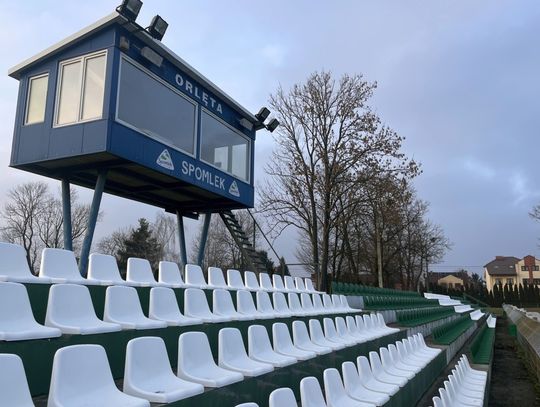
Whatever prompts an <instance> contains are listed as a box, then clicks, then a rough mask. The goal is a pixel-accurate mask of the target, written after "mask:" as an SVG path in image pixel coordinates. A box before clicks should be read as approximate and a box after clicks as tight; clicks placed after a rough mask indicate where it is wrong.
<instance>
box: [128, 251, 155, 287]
mask: <svg viewBox="0 0 540 407" xmlns="http://www.w3.org/2000/svg"><path fill="white" fill-rule="evenodd" d="M126 280H127V281H133V282H137V283H149V284H156V283H157V281H156V279H155V277H154V273H152V266H151V265H150V262H149V261H148V260H146V259H139V258H137V257H130V258H129V259H128V262H127V273H126Z"/></svg>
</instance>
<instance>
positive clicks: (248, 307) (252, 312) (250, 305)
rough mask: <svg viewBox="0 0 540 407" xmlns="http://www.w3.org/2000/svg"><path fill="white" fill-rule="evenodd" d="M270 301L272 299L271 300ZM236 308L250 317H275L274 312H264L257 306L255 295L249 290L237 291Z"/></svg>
mask: <svg viewBox="0 0 540 407" xmlns="http://www.w3.org/2000/svg"><path fill="white" fill-rule="evenodd" d="M269 301H270V300H269ZM236 308H237V310H238V312H239V313H240V314H242V315H246V316H248V317H250V319H271V318H274V312H273V311H272V312H268V313H264V312H261V311H259V310H258V309H257V308H256V307H255V302H254V301H253V295H252V294H251V292H250V291H247V290H238V291H236Z"/></svg>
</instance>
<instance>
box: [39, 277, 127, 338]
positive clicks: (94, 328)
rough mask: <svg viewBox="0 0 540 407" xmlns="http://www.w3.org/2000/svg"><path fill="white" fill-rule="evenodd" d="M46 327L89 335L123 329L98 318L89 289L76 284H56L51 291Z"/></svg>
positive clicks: (66, 332) (63, 331)
mask: <svg viewBox="0 0 540 407" xmlns="http://www.w3.org/2000/svg"><path fill="white" fill-rule="evenodd" d="M45 325H47V326H50V327H53V328H58V329H60V330H61V331H62V333H64V334H76V335H89V334H99V333H105V332H118V331H121V330H122V327H121V326H120V325H118V324H115V323H112V322H105V321H102V320H100V319H99V318H98V317H97V316H96V311H95V310H94V304H93V303H92V298H91V297H90V291H89V290H88V287H85V286H84V285H76V284H54V285H52V286H51V288H50V290H49V299H48V301H47V314H46V316H45Z"/></svg>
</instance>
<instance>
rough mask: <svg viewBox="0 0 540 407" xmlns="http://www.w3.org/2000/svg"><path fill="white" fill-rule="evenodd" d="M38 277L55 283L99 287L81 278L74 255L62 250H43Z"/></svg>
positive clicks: (95, 283)
mask: <svg viewBox="0 0 540 407" xmlns="http://www.w3.org/2000/svg"><path fill="white" fill-rule="evenodd" d="M39 277H40V278H43V277H45V278H50V279H52V280H53V282H55V283H73V284H88V285H100V283H98V282H96V281H92V280H87V279H86V278H84V277H83V276H81V273H80V272H79V267H78V266H77V260H76V259H75V254H74V253H73V252H72V251H70V250H63V249H51V248H46V249H43V251H42V252H41V264H40V267H39Z"/></svg>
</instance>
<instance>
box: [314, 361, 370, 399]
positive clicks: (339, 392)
mask: <svg viewBox="0 0 540 407" xmlns="http://www.w3.org/2000/svg"><path fill="white" fill-rule="evenodd" d="M323 380H324V394H325V395H326V404H327V405H328V407H375V405H374V404H370V403H363V402H361V401H358V400H356V399H353V398H352V397H349V396H348V395H347V392H346V391H345V387H343V382H342V381H341V376H340V375H339V372H338V371H337V369H334V368H330V369H326V370H325V371H324V372H323Z"/></svg>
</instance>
